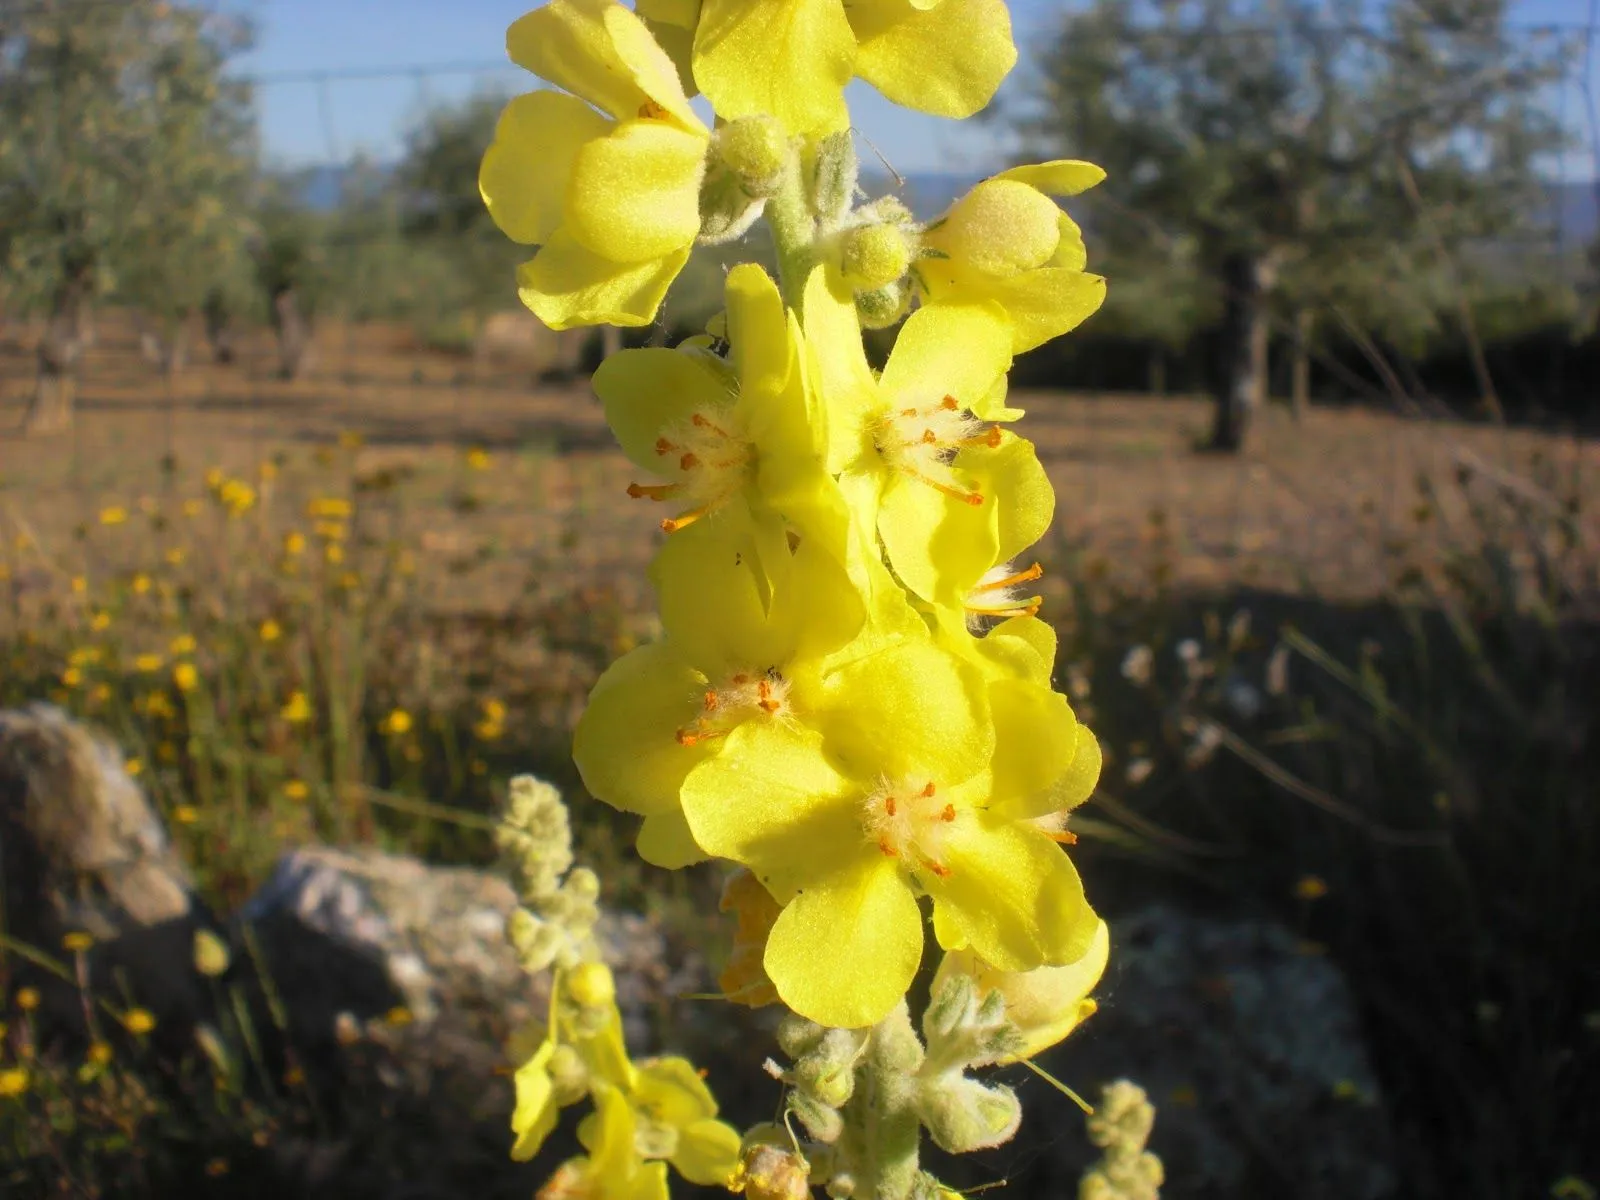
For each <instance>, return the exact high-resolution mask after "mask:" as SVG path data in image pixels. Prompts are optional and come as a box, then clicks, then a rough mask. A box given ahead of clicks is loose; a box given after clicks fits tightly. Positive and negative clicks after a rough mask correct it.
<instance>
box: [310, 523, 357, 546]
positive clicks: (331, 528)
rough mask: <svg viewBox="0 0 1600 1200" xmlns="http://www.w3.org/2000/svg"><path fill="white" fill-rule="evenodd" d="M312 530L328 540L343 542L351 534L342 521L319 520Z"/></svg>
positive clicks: (324, 539)
mask: <svg viewBox="0 0 1600 1200" xmlns="http://www.w3.org/2000/svg"><path fill="white" fill-rule="evenodd" d="M312 532H313V533H315V534H316V535H317V536H318V537H319V538H321V539H322V540H323V541H326V542H342V541H344V539H345V538H346V537H348V536H349V534H350V531H349V529H348V528H346V526H345V524H344V522H342V521H318V522H317V523H316V524H315V525H314V526H312Z"/></svg>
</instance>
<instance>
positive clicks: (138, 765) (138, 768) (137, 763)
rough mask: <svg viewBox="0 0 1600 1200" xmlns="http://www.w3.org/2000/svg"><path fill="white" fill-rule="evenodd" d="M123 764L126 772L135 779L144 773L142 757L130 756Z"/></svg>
mask: <svg viewBox="0 0 1600 1200" xmlns="http://www.w3.org/2000/svg"><path fill="white" fill-rule="evenodd" d="M123 765H124V766H125V767H126V768H127V770H128V774H129V775H132V776H133V777H134V778H135V779H137V778H138V777H139V776H140V775H142V774H143V773H144V759H142V758H130V759H129V760H128V761H127V762H126V763H124V764H123Z"/></svg>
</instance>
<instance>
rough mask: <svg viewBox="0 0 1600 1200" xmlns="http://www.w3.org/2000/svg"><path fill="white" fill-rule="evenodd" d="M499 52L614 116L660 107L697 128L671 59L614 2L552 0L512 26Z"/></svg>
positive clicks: (625, 117) (620, 117) (622, 117)
mask: <svg viewBox="0 0 1600 1200" xmlns="http://www.w3.org/2000/svg"><path fill="white" fill-rule="evenodd" d="M506 52H507V53H508V54H510V56H511V61H512V62H514V63H516V64H517V65H518V66H520V67H524V68H526V69H527V70H529V71H532V72H533V73H534V74H535V75H538V76H541V77H542V78H544V79H548V80H549V81H550V82H551V83H553V84H555V85H556V86H557V87H559V88H563V89H565V90H566V91H569V92H571V93H572V94H573V95H575V96H581V97H582V98H583V99H585V100H587V101H589V103H591V104H593V105H595V107H597V108H601V109H604V110H605V111H606V112H608V113H610V114H611V115H612V116H613V117H615V118H616V119H617V120H619V121H626V120H629V119H631V118H634V117H637V116H639V115H640V114H641V113H642V112H646V111H650V109H651V108H652V107H659V108H661V109H664V110H665V111H666V112H667V113H669V114H670V115H671V116H672V117H673V118H674V119H676V120H677V121H678V122H679V123H681V124H682V125H683V126H684V128H686V129H695V128H703V126H701V124H700V120H699V118H698V117H696V116H695V115H694V110H693V109H691V108H690V107H689V102H688V101H687V100H686V99H685V98H684V95H683V88H682V85H681V84H680V82H679V80H678V70H677V68H676V67H675V66H673V63H672V59H671V58H669V57H668V56H667V54H666V52H665V51H664V50H662V49H661V47H660V46H658V45H656V43H655V40H654V39H653V38H651V36H650V31H649V30H648V29H647V28H645V25H644V22H642V21H641V20H640V19H639V18H638V17H636V16H635V15H634V14H633V13H632V12H630V11H629V10H628V9H627V8H625V7H624V6H623V5H621V4H618V3H617V2H616V0H551V3H549V4H546V5H545V6H544V7H542V8H537V9H535V10H534V11H533V12H531V13H529V14H528V15H527V16H525V17H522V18H521V19H519V20H518V21H516V22H515V23H513V24H512V26H511V28H510V29H509V30H507V32H506Z"/></svg>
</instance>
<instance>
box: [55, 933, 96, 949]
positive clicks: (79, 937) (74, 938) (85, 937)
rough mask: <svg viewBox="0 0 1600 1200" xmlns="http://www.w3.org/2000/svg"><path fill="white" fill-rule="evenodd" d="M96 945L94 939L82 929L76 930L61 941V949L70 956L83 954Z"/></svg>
mask: <svg viewBox="0 0 1600 1200" xmlns="http://www.w3.org/2000/svg"><path fill="white" fill-rule="evenodd" d="M93 945H94V937H93V936H92V935H91V934H87V933H84V932H83V930H81V929H74V930H72V931H71V932H70V933H68V934H66V935H65V936H64V937H62V939H61V948H62V949H63V950H65V951H66V952H67V953H68V954H82V953H83V952H84V951H86V950H88V949H89V948H90V947H91V946H93Z"/></svg>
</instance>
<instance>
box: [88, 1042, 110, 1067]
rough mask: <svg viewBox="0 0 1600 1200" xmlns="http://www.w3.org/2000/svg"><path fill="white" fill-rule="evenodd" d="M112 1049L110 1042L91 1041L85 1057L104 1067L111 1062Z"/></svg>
mask: <svg viewBox="0 0 1600 1200" xmlns="http://www.w3.org/2000/svg"><path fill="white" fill-rule="evenodd" d="M111 1057H112V1051H111V1043H110V1042H90V1043H89V1049H88V1050H87V1051H85V1052H84V1058H85V1059H87V1060H88V1061H89V1062H90V1063H91V1064H93V1065H94V1066H97V1067H104V1066H106V1065H108V1064H109V1063H110V1062H111Z"/></svg>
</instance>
